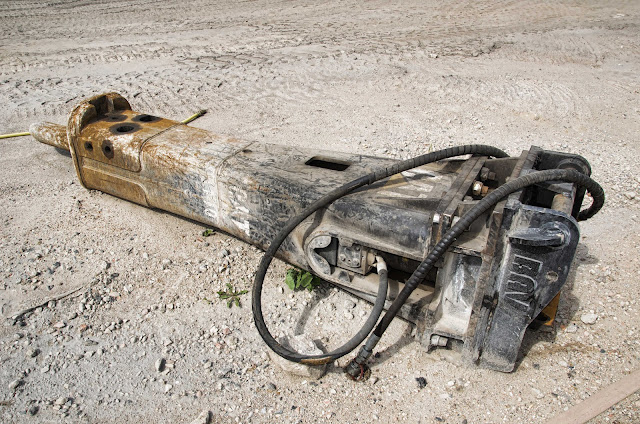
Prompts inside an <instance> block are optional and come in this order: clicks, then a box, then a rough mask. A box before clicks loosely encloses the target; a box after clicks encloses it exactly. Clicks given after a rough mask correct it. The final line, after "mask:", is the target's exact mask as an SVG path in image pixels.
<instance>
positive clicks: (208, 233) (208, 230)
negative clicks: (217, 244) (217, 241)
mask: <svg viewBox="0 0 640 424" xmlns="http://www.w3.org/2000/svg"><path fill="white" fill-rule="evenodd" d="M214 233H215V230H212V229H211V228H207V229H206V230H204V231H203V232H202V235H203V236H204V237H209V236H212V235H213V234H214Z"/></svg>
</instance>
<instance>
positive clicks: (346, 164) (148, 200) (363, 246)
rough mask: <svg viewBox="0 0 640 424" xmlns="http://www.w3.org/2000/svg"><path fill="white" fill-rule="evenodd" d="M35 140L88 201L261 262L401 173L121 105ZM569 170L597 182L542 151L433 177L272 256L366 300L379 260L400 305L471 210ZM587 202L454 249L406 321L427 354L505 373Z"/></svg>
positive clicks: (486, 230)
mask: <svg viewBox="0 0 640 424" xmlns="http://www.w3.org/2000/svg"><path fill="white" fill-rule="evenodd" d="M31 133H32V134H33V135H34V137H35V138H36V139H38V140H39V141H42V142H44V143H47V144H51V145H54V146H56V147H58V148H64V149H68V150H69V151H70V152H71V156H72V158H73V161H74V165H75V169H76V171H77V174H78V178H79V179H80V181H81V183H82V184H83V185H84V186H85V187H86V188H89V189H96V190H100V191H103V192H105V193H109V194H112V195H114V196H118V197H120V198H123V199H127V200H130V201H132V202H135V203H138V204H140V205H143V206H147V207H152V208H158V209H163V210H166V211H169V212H172V213H175V214H178V215H181V216H184V217H187V218H190V219H193V220H196V221H199V222H202V223H205V224H207V225H211V226H215V227H217V228H219V229H221V230H223V231H225V232H227V233H229V234H232V235H234V236H235V237H238V238H240V239H242V240H244V241H246V242H248V243H251V244H253V245H255V246H257V247H259V248H262V249H265V248H266V247H267V246H268V245H269V243H270V241H271V239H272V238H273V237H274V236H275V234H276V233H277V232H278V231H279V230H280V228H282V227H283V226H284V225H285V224H286V222H287V221H288V220H289V219H290V217H292V216H295V215H296V214H298V213H299V212H300V211H302V210H303V208H304V207H306V206H307V205H309V204H310V203H311V202H313V201H314V200H316V199H318V198H319V197H320V196H322V195H323V194H325V193H327V192H328V191H330V190H331V189H332V188H334V187H336V186H339V185H341V184H345V183H346V182H348V181H350V180H352V179H354V178H356V177H359V176H361V175H364V174H366V173H368V172H371V171H372V170H373V169H376V168H379V167H381V166H385V165H388V164H391V163H393V162H395V161H394V160H392V159H384V158H376V157H370V156H363V155H359V154H347V153H336V152H327V151H321V150H308V149H297V148H292V147H286V146H281V145H275V144H268V143H257V142H247V141H242V140H238V139H235V138H224V137H220V136H217V135H214V134H212V133H210V132H208V131H205V130H201V129H197V128H193V127H188V126H186V125H183V124H181V123H180V122H177V121H172V120H168V119H164V118H158V117H155V116H151V115H146V114H141V113H137V112H134V111H132V110H131V107H130V106H129V103H128V102H127V101H126V100H125V99H124V98H123V97H121V96H120V95H118V94H115V93H109V94H105V95H101V96H96V97H93V98H91V99H88V100H87V101H85V102H83V103H81V104H80V105H79V106H78V107H76V108H75V109H74V111H73V112H72V114H71V116H70V119H69V122H68V126H67V128H66V131H65V130H64V129H61V127H60V126H55V125H54V124H40V125H36V126H34V127H32V129H31ZM561 166H570V167H574V168H576V169H579V170H580V171H581V172H585V173H589V172H590V169H589V165H588V163H587V162H586V161H585V160H584V159H582V158H581V157H579V156H575V155H568V154H562V153H556V152H547V151H543V150H540V149H537V148H532V149H531V150H529V151H527V152H524V153H523V154H522V155H521V156H520V157H514V158H503V159H488V158H486V157H470V158H467V159H465V160H448V161H443V162H439V163H434V164H430V165H425V166H422V167H419V168H416V169H415V170H413V171H410V172H403V173H402V174H399V175H396V176H394V177H391V178H389V179H387V180H384V181H382V182H380V183H378V184H374V185H373V186H372V187H369V188H367V189H366V190H364V189H363V190H359V191H356V192H355V193H353V194H350V195H348V196H345V197H344V198H342V199H340V200H338V201H336V202H335V203H333V204H332V205H330V206H329V207H328V208H326V209H324V210H321V211H319V212H317V213H316V214H315V215H313V216H312V217H310V218H309V219H307V220H306V221H304V222H303V224H302V225H300V226H298V228H297V229H296V230H295V231H294V232H293V233H292V234H291V235H290V236H289V238H288V239H287V241H286V242H285V244H284V245H283V246H282V248H281V249H280V250H279V252H278V256H279V257H280V258H281V259H283V260H285V261H287V262H289V263H291V264H293V265H296V266H298V267H300V268H303V269H307V270H310V271H312V272H314V273H316V274H317V275H319V276H320V277H322V278H323V279H325V280H327V281H330V282H332V283H334V284H336V285H338V286H340V287H342V288H344V289H346V290H348V291H350V292H352V293H354V294H355V295H357V296H360V297H362V298H364V299H367V300H371V299H373V298H374V297H375V294H376V291H377V285H378V279H377V277H376V274H375V273H374V272H373V271H372V263H373V262H372V261H371V257H372V255H380V256H382V257H384V259H385V261H386V262H387V264H388V266H389V277H390V291H389V294H388V300H389V301H392V300H393V299H394V298H395V296H396V295H397V293H398V292H399V291H400V290H401V288H402V286H403V281H404V280H405V279H406V278H407V277H408V275H410V274H411V272H412V271H413V269H415V267H416V266H417V265H418V263H419V262H420V261H421V260H422V259H423V258H424V257H426V255H427V254H428V252H429V250H430V249H431V248H432V247H433V245H434V244H435V243H436V242H437V241H438V240H439V238H440V237H441V236H442V234H443V233H444V232H445V231H446V230H447V229H448V228H449V227H450V226H451V225H452V223H455V220H456V219H457V217H459V216H461V215H462V214H463V213H464V212H465V210H467V209H468V208H469V207H470V206H472V205H473V204H474V202H475V201H477V199H480V198H482V197H483V196H484V195H486V194H487V192H489V191H491V190H492V188H494V187H497V186H498V185H500V184H502V183H503V182H504V181H506V180H507V179H509V178H513V177H517V176H519V175H522V174H523V173H526V172H528V171H529V170H533V169H547V168H553V167H561ZM583 196H584V191H581V190H578V189H577V188H576V187H575V186H573V185H572V184H568V183H567V184H555V185H546V186H540V187H537V188H535V189H532V190H525V191H523V192H521V193H516V194H514V195H512V196H511V197H509V198H508V199H506V200H504V201H503V202H501V203H499V204H498V205H496V207H495V208H493V209H492V210H491V211H489V212H488V213H486V214H485V216H484V217H483V218H481V219H479V220H477V221H476V222H475V223H474V224H473V225H472V226H471V227H470V228H469V230H468V231H467V232H466V233H465V234H464V235H463V236H461V237H460V238H459V239H458V240H457V241H456V242H455V244H454V245H453V247H452V248H451V249H450V250H449V251H448V252H447V253H446V254H445V256H444V258H443V260H442V262H441V263H440V264H438V267H437V269H436V270H435V271H434V272H432V274H431V275H430V276H429V277H428V278H427V280H426V281H425V282H424V283H423V284H422V285H421V286H420V287H419V288H418V289H417V290H416V291H414V292H413V294H412V295H411V297H410V299H409V301H408V302H407V303H406V304H405V306H404V307H403V309H402V310H401V312H400V315H401V316H402V317H403V318H405V319H408V320H410V321H412V322H414V323H416V324H417V325H418V329H419V331H418V337H419V338H420V339H421V341H422V342H423V343H424V344H425V345H426V346H427V347H428V348H429V349H432V348H437V347H446V348H449V349H454V350H457V351H460V352H461V353H462V358H464V360H465V361H466V362H469V363H479V364H481V365H484V366H486V367H489V368H494V369H498V370H502V371H510V370H511V369H513V366H514V363H515V360H516V355H517V352H518V350H519V346H520V342H521V340H522V336H523V334H524V331H525V329H526V327H527V326H528V325H529V324H530V323H531V322H532V320H533V319H534V318H535V317H536V316H538V315H539V313H540V312H541V311H542V309H543V308H544V307H545V306H546V305H547V304H548V303H549V302H551V300H552V299H554V297H556V296H557V295H558V293H559V291H560V289H561V287H562V285H563V284H564V282H565V280H566V278H567V275H568V272H569V266H570V264H571V261H572V259H573V255H574V252H575V248H576V245H577V242H578V238H579V237H578V227H577V223H576V221H575V219H574V218H573V217H572V216H571V215H572V214H575V212H576V211H577V209H578V208H579V207H580V203H581V202H582V197H583ZM550 220H551V221H553V222H555V223H556V224H553V225H555V227H554V226H553V225H551V227H553V228H555V229H557V228H560V227H561V232H562V234H563V236H562V237H560V238H562V240H560V241H558V240H559V239H558V237H559V236H557V234H558V232H557V231H556V232H555V233H554V234H555V235H556V237H555V238H554V235H553V234H552V235H549V236H548V237H547V234H548V233H549V234H551V233H553V231H550V230H549V228H551V227H549V224H548V223H549V222H551V221H550ZM545 226H546V227H545ZM541 228H542V229H541ZM536 229H537V230H536ZM527 231H529V232H527ZM532 231H533V232H534V233H535V231H538V232H537V233H536V234H533V233H532ZM530 233H531V234H533V236H532V235H531V234H530ZM541 234H542V236H541ZM545 237H546V238H545ZM532 240H533V241H532ZM541 240H542V241H541ZM545 240H546V241H545ZM549 240H551V241H549ZM545 243H547V244H545ZM502 299H504V302H501V301H500V300H502ZM556 300H557V298H556ZM549 315H552V314H551V313H550V314H549ZM551 318H552V316H551Z"/></svg>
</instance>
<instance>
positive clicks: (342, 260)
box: [338, 253, 347, 262]
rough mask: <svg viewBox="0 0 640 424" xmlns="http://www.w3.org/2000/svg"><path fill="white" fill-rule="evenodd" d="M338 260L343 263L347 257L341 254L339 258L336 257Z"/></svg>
mask: <svg viewBox="0 0 640 424" xmlns="http://www.w3.org/2000/svg"><path fill="white" fill-rule="evenodd" d="M338 258H339V259H340V262H344V261H346V260H347V257H346V256H345V255H344V253H341V254H340V256H338Z"/></svg>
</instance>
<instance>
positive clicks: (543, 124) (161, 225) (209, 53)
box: [0, 0, 640, 423]
mask: <svg viewBox="0 0 640 424" xmlns="http://www.w3.org/2000/svg"><path fill="white" fill-rule="evenodd" d="M0 28H2V30H1V31H0V105H1V108H0V133H7V132H14V131H25V130H27V129H28V126H29V124H31V123H33V122H38V121H42V120H49V121H52V122H57V123H65V121H66V115H67V114H68V113H69V111H70V110H71V108H72V107H73V106H74V105H75V104H76V103H77V102H78V101H79V100H80V99H83V98H85V97H88V96H90V95H93V94H96V93H100V92H106V91H117V92H120V93H122V94H123V95H124V96H125V97H127V98H128V99H129V100H130V101H131V103H132V105H133V107H134V109H135V110H139V111H143V112H148V113H152V114H154V115H159V116H165V117H168V118H173V119H182V118H185V117H187V116H189V115H190V114H191V113H193V112H194V111H196V110H198V109H199V108H203V107H204V108H207V109H208V110H209V114H207V115H206V116H205V117H203V118H201V119H200V120H198V121H196V122H195V123H194V125H196V126H199V127H201V128H205V129H208V130H211V131H214V132H217V133H223V134H229V135H234V136H237V137H239V138H244V139H249V140H265V141H270V142H275V143H281V144H286V145H295V146H305V147H313V146H318V145H321V146H323V147H324V148H329V149H334V150H340V151H361V152H362V153H366V154H375V155H381V156H390V157H395V158H406V157H410V156H412V155H415V154H417V153H420V152H424V151H425V150H427V149H429V148H430V147H433V148H443V147H446V146H450V145H456V144H464V143H486V144H492V145H495V146H498V147H500V148H503V149H505V150H506V151H507V152H509V153H510V154H517V153H519V152H520V151H521V150H523V149H528V148H529V146H530V145H532V144H533V145H538V146H542V147H544V148H548V149H555V150H562V151H569V152H573V153H578V154H581V155H583V156H585V157H586V158H587V159H588V160H589V161H590V162H591V164H592V167H593V175H594V177H595V178H596V179H597V180H598V181H599V182H600V183H601V184H602V185H603V186H604V188H605V190H606V192H607V195H608V201H607V204H606V206H605V208H604V209H603V211H602V212H601V213H600V214H599V215H597V216H596V217H595V218H594V219H592V220H590V221H588V222H585V223H584V224H583V225H582V227H581V228H582V240H581V244H580V247H579V250H578V253H577V257H576V261H575V263H574V270H575V272H574V273H573V274H572V276H571V278H570V281H569V282H568V284H567V289H566V290H565V292H564V295H563V297H562V301H561V305H560V313H559V320H558V325H557V327H556V332H555V333H543V332H528V334H527V336H526V337H525V342H524V346H523V352H522V354H523V355H524V356H523V357H522V358H521V359H520V362H519V366H518V368H517V370H516V371H515V372H514V373H511V374H501V373H497V372H493V371H488V370H482V369H475V368H466V367H461V366H458V365H455V364H452V363H449V362H446V361H443V360H441V359H440V358H438V357H433V356H432V355H427V354H426V353H425V352H424V349H423V347H421V346H420V345H418V344H417V343H414V342H412V338H411V330H412V328H411V326H409V325H408V324H406V323H404V322H401V321H398V322H396V323H394V325H393V326H392V328H391V329H390V331H388V332H387V334H386V335H385V338H384V340H383V342H382V343H381V348H380V350H381V355H380V358H378V359H377V360H376V362H375V363H374V367H373V376H374V378H372V379H371V380H369V381H368V382H366V383H363V384H356V383H353V382H350V381H348V380H347V379H346V378H345V377H344V375H343V374H341V372H340V369H339V367H338V366H334V367H331V368H330V369H329V372H328V374H327V375H326V376H325V377H323V378H322V379H321V380H319V381H307V380H304V379H302V378H297V377H291V376H288V375H286V374H284V373H283V372H282V371H280V370H279V369H277V368H276V367H274V366H273V365H272V363H271V362H270V361H269V360H268V359H267V355H266V353H265V349H266V348H265V345H264V344H263V342H262V341H261V340H260V338H259V336H258V334H257V332H256V331H255V329H254V327H253V323H252V319H251V311H250V305H249V303H250V302H249V296H248V295H246V296H245V297H243V298H242V300H243V305H242V307H241V308H236V307H234V308H232V309H228V308H227V307H226V306H225V305H224V304H223V303H221V302H219V301H217V300H216V294H215V292H216V291H217V290H219V289H221V288H222V287H223V286H224V284H226V283H227V282H231V283H232V284H233V285H234V286H235V287H237V288H244V289H249V288H250V284H251V277H252V274H253V272H254V269H255V267H256V265H257V263H258V260H259V257H260V252H258V251H257V250H255V249H254V248H252V247H250V246H248V245H246V244H243V243H241V242H239V241H237V240H234V239H232V238H230V237H227V236H225V235H222V234H215V235H213V236H211V237H207V238H204V237H202V236H201V233H202V231H203V230H204V227H203V226H201V225H199V224H197V223H194V222H190V221H187V220H184V219H181V218H178V217H176V216H173V215H170V214H165V213H161V212H157V211H152V210H148V209H144V208H142V207H139V206H136V205H133V204H130V203H127V202H125V201H122V200H119V199H116V198H113V197H110V196H108V195H105V194H101V193H97V192H89V191H86V190H84V189H83V188H82V187H80V185H79V184H78V182H77V181H76V177H75V172H74V171H73V167H72V163H71V161H70V158H69V157H68V156H66V155H63V154H60V153H59V152H57V151H56V150H55V149H53V148H51V147H48V146H44V145H40V144H38V143H36V142H35V141H34V140H33V139H31V138H30V137H23V138H16V139H8V140H0V167H1V168H2V172H0V219H1V224H0V234H1V240H0V307H1V309H2V316H3V324H4V325H3V326H2V327H0V402H1V403H0V421H2V422H7V423H9V422H91V423H98V422H131V423H133V422H145V423H146V422H157V423H175V422H185V423H188V422H191V421H192V420H193V419H195V418H196V417H197V416H198V415H199V414H200V413H201V412H202V411H211V412H212V417H213V422H255V423H261V422H305V423H307V422H308V423H315V422H340V423H342V422H352V423H354V422H371V421H374V420H379V421H380V422H396V421H407V422H421V423H431V422H447V423H464V422H466V423H498V422H500V423H502V422H506V423H533V422H543V421H545V420H546V419H549V418H551V417H553V416H554V415H556V414H558V413H560V412H561V411H563V410H565V409H566V408H568V407H570V406H572V405H575V404H577V403H579V402H580V401H582V400H583V399H586V398H587V397H588V396H590V395H592V394H593V393H595V392H597V391H598V390H600V389H602V388H603V387H605V386H606V385H608V384H610V383H611V382H614V381H616V380H619V379H620V378H622V377H623V376H624V375H627V374H628V373H630V372H632V371H633V370H636V369H638V368H639V366H640V337H639V335H640V328H639V312H640V303H639V301H638V299H639V298H640V285H639V284H638V279H639V277H640V264H639V259H638V257H639V255H638V253H639V250H640V235H639V234H638V231H637V229H636V228H637V226H638V222H639V219H638V212H639V208H638V205H639V199H640V189H639V185H640V174H639V173H638V171H637V170H638V168H639V165H640V160H639V157H640V145H639V140H638V134H640V102H639V94H640V72H638V70H639V69H640V31H639V29H640V2H638V1H618V2H602V1H593V0H592V1H543V2H526V1H503V2H477V1H461V2H436V1H402V2H396V4H393V5H390V4H388V2H380V1H373V2H362V3H361V2H348V1H332V2H277V1H260V2H252V1H247V2H215V1H207V0H196V1H193V2H178V1H163V2H154V1H145V0H136V1H111V2H104V4H101V2H91V1H51V2H47V3H44V2H37V1H3V2H2V3H0ZM285 270H286V266H285V265H284V264H277V265H276V266H275V267H274V268H273V270H272V272H271V273H270V276H269V281H268V284H267V286H266V288H265V297H266V300H267V303H268V304H269V305H271V308H272V310H273V311H274V313H277V314H278V315H279V316H280V318H281V319H280V320H279V322H277V323H273V325H274V328H276V329H277V330H276V332H278V331H280V332H286V331H289V332H292V331H293V329H294V328H295V327H296V323H297V322H299V319H300V318H301V317H300V314H301V313H302V311H303V310H306V309H307V308H306V306H307V305H312V306H313V307H312V312H311V316H312V319H310V320H309V322H308V325H307V326H306V327H305V328H304V332H305V333H308V334H309V335H310V336H311V337H314V338H317V339H320V340H321V342H322V343H323V344H326V345H327V346H328V347H331V346H337V345H338V344H340V342H341V341H343V340H345V338H346V337H347V335H345V331H346V332H347V333H349V332H351V331H354V330H355V329H356V328H357V327H359V325H360V324H361V322H362V321H363V320H364V318H362V315H361V314H364V313H366V312H368V310H369V305H368V304H367V303H366V302H360V301H358V302H356V306H355V307H353V309H351V307H352V304H351V299H352V298H351V297H350V296H349V295H347V294H345V293H342V292H339V291H337V290H335V289H331V288H324V289H323V290H320V291H318V292H316V293H314V294H308V293H301V294H297V293H296V295H295V296H290V292H288V291H287V290H286V289H285V291H283V292H281V290H280V287H283V284H282V278H283V275H284V272H285ZM74 289H79V291H78V292H76V293H75V294H74V295H73V296H70V297H68V298H66V299H65V300H62V301H59V302H50V303H49V304H48V305H46V306H45V307H42V308H38V309H37V310H36V311H35V312H34V313H33V314H30V315H28V316H27V317H26V318H25V319H23V320H19V321H17V322H14V321H13V320H11V319H9V318H8V317H10V316H11V315H12V314H14V313H15V312H16V311H19V310H21V309H22V308H24V307H27V306H30V305H34V304H37V303H38V302H42V301H44V300H46V299H47V298H49V297H51V296H55V295H57V294H60V293H65V292H68V291H70V290H74ZM207 299H208V300H212V302H211V303H210V302H208V301H207ZM303 305H305V306H304V307H303ZM347 309H349V310H351V311H352V312H350V313H353V315H355V318H353V319H351V320H349V319H347V318H346V314H345V312H347ZM585 313H594V314H596V315H597V321H596V322H595V324H592V325H587V324H584V323H583V322H582V321H581V316H582V315H583V314H585ZM287 329H288V330H287ZM525 354H526V355H525ZM161 358H162V359H164V360H165V361H166V365H165V367H164V370H163V371H160V372H159V371H157V370H156V366H155V364H156V362H157V361H158V360H159V359H161ZM345 362H346V359H345V360H342V361H341V362H340V363H339V364H337V365H343V364H344V363H345ZM417 377H424V378H425V379H426V381H427V385H426V387H424V388H422V389H420V388H419V387H418V384H417V382H416V378H417ZM639 410H640V397H639V395H638V394H635V395H633V396H631V397H630V398H628V399H627V400H626V401H625V402H623V403H621V404H619V405H618V406H616V407H615V408H613V409H611V410H610V411H608V412H606V413H605V414H603V415H601V416H599V417H598V418H596V419H595V420H594V421H593V422H617V423H632V422H638V421H640V412H638V411H639Z"/></svg>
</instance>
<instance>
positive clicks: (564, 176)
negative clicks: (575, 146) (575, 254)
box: [373, 169, 604, 339]
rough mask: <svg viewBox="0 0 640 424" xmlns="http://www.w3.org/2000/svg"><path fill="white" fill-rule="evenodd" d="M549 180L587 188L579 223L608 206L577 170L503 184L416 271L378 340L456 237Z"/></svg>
mask: <svg viewBox="0 0 640 424" xmlns="http://www.w3.org/2000/svg"><path fill="white" fill-rule="evenodd" d="M546 181H566V182H571V183H575V184H577V185H579V186H582V187H585V188H586V189H587V191H588V192H589V194H591V197H592V198H593V203H592V204H591V206H590V207H589V208H588V209H585V210H582V211H580V214H579V215H578V220H579V221H583V220H586V219H589V218H591V217H592V216H593V215H595V214H596V213H597V212H598V211H599V210H600V208H602V205H603V204H604V190H603V189H602V187H600V185H599V184H598V183H597V182H595V181H594V180H593V179H591V178H590V177H588V176H586V175H584V174H582V173H580V172H578V171H575V170H573V169H550V170H546V171H537V172H532V173H530V174H527V175H523V176H521V177H518V178H516V179H514V180H511V181H509V182H507V183H505V184H503V185H501V186H500V187H498V188H496V189H495V190H494V191H492V192H491V193H490V194H488V195H487V196H486V197H485V198H484V199H482V200H480V201H479V202H478V203H477V204H476V205H475V206H474V207H473V208H471V209H470V210H469V211H468V212H467V213H465V214H464V215H463V216H462V218H460V220H459V221H458V222H456V223H455V224H454V225H453V226H452V227H451V229H449V231H447V232H446V234H445V235H444V236H443V237H442V239H440V241H439V242H438V243H437V244H436V245H435V246H434V248H433V250H432V251H431V252H430V253H429V255H427V257H426V258H425V259H424V261H422V263H421V264H420V265H418V268H416V270H415V271H414V272H413V274H412V275H411V277H409V279H408V280H407V282H406V283H405V285H404V288H403V289H402V291H400V293H399V294H398V297H396V299H395V300H394V301H393V303H392V304H391V307H389V310H388V311H387V313H386V314H385V315H384V317H382V320H381V321H380V323H379V324H378V326H377V327H376V329H375V331H374V332H373V334H374V335H375V336H376V337H377V338H378V339H379V338H380V337H382V334H383V333H384V332H385V330H386V329H387V327H389V324H391V321H393V318H395V316H396V314H397V313H398V311H399V310H400V308H401V307H402V305H404V303H405V302H406V301H407V299H408V298H409V296H410V295H411V293H412V292H413V291H414V290H415V289H416V287H418V285H419V284H420V283H421V282H422V281H423V280H424V278H425V276H426V275H427V273H428V272H429V271H430V270H431V268H432V267H433V265H434V264H435V263H436V261H437V260H438V259H440V257H441V256H442V255H443V254H444V252H446V251H447V249H448V248H449V247H450V246H451V244H453V242H454V241H455V240H456V238H458V236H460V234H462V232H463V231H464V230H465V229H467V228H469V225H471V223H473V221H475V220H476V219H477V218H478V217H479V216H480V215H482V214H483V213H485V212H486V211H487V210H488V209H489V208H491V207H493V206H495V205H496V204H497V203H498V202H499V201H500V200H502V199H504V198H505V197H507V196H509V195H510V194H512V193H515V192H516V191H519V190H522V189H523V188H525V187H528V186H531V185H534V184H539V183H542V182H546Z"/></svg>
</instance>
